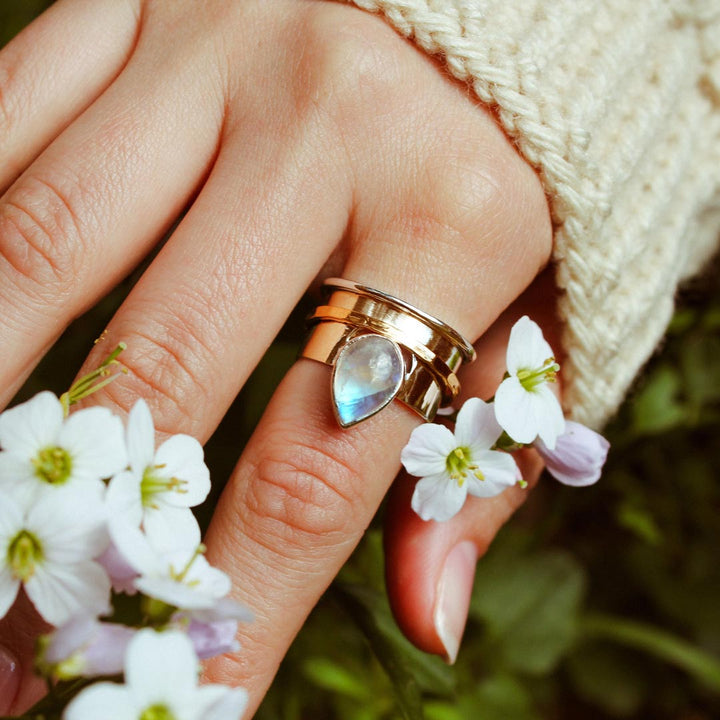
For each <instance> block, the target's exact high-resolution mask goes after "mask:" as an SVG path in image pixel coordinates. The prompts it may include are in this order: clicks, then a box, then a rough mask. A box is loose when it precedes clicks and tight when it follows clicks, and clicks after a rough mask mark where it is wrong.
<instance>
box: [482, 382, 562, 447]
mask: <svg viewBox="0 0 720 720" xmlns="http://www.w3.org/2000/svg"><path fill="white" fill-rule="evenodd" d="M494 406H495V417H496V418H497V420H498V422H499V423H500V425H501V426H502V428H503V429H504V430H505V432H506V433H507V434H508V435H509V436H510V437H511V438H512V439H513V440H515V442H518V443H523V444H524V445H527V444H529V443H531V442H533V440H535V438H536V437H537V436H538V435H540V436H541V437H545V438H547V440H546V441H545V442H546V444H547V445H548V447H550V446H551V445H552V447H554V445H555V437H556V436H557V434H559V433H561V432H562V431H563V429H564V427H565V418H564V417H563V412H562V408H561V407H560V403H559V402H558V399H557V398H556V397H555V395H554V394H553V392H552V390H550V388H549V387H548V386H547V385H538V386H537V387H536V388H535V389H534V390H532V391H531V392H528V391H527V390H525V388H524V387H523V386H522V385H521V384H520V381H519V380H518V379H517V378H515V377H509V378H506V379H505V380H503V381H502V382H501V383H500V387H499V388H498V389H497V392H496V393H495V403H494ZM548 440H549V441H550V442H548Z"/></svg>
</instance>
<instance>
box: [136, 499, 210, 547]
mask: <svg viewBox="0 0 720 720" xmlns="http://www.w3.org/2000/svg"><path fill="white" fill-rule="evenodd" d="M143 529H144V530H145V535H146V537H147V539H148V542H149V543H150V545H151V547H152V548H153V550H154V551H155V552H156V553H158V554H160V555H165V554H167V553H171V552H175V551H179V550H193V551H194V550H195V548H196V547H197V546H198V545H199V544H200V526H199V525H198V521H197V520H196V519H195V516H194V515H193V512H192V510H191V509H190V508H175V507H169V506H168V505H164V506H160V507H159V508H157V509H155V508H146V509H145V512H144V514H143Z"/></svg>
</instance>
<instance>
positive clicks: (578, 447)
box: [535, 420, 610, 487]
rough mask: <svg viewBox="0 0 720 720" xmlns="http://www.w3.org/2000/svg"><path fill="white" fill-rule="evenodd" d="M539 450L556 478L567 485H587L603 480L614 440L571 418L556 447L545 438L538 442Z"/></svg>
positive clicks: (536, 447)
mask: <svg viewBox="0 0 720 720" xmlns="http://www.w3.org/2000/svg"><path fill="white" fill-rule="evenodd" d="M535 449H536V450H537V451H538V453H540V457H542V459H543V460H544V461H545V467H546V468H547V471H548V472H549V473H550V474H551V475H552V476H553V477H554V478H555V479H556V480H559V481H560V482H561V483H563V484H564V485H572V486H573V487H585V486H586V485H592V484H593V483H595V482H597V481H598V480H599V479H600V473H601V472H602V468H603V465H604V464H605V459H606V458H607V454H608V450H609V449H610V443H609V442H608V441H607V440H606V439H605V438H604V437H603V436H602V435H600V434H598V433H596V432H595V431H594V430H591V429H590V428H589V427H585V425H582V424H581V423H578V422H573V421H572V420H568V421H567V422H566V423H565V432H564V433H563V434H562V435H560V437H559V438H558V439H557V443H556V445H555V449H554V450H550V449H548V447H547V446H546V445H545V444H544V443H543V441H542V440H536V441H535Z"/></svg>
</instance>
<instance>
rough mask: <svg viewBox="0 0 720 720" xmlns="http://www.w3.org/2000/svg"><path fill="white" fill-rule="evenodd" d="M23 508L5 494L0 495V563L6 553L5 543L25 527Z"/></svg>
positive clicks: (14, 499)
mask: <svg viewBox="0 0 720 720" xmlns="http://www.w3.org/2000/svg"><path fill="white" fill-rule="evenodd" d="M24 510H25V506H23V505H21V504H20V503H19V502H18V500H17V499H16V498H14V497H13V496H12V495H8V494H7V493H0V563H1V562H2V560H3V558H4V555H5V553H6V552H7V547H6V543H7V542H9V541H10V540H12V538H13V537H15V535H17V533H19V532H20V531H21V530H22V529H23V527H24V526H25V512H24Z"/></svg>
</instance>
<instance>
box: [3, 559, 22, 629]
mask: <svg viewBox="0 0 720 720" xmlns="http://www.w3.org/2000/svg"><path fill="white" fill-rule="evenodd" d="M19 589H20V581H19V580H18V579H17V578H16V577H15V576H14V575H13V574H12V572H10V568H9V567H8V566H7V565H2V566H0V618H3V617H5V615H6V614H7V611H8V610H9V609H10V608H11V607H12V604H13V603H14V602H15V598H16V597H17V594H18V590H19Z"/></svg>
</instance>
